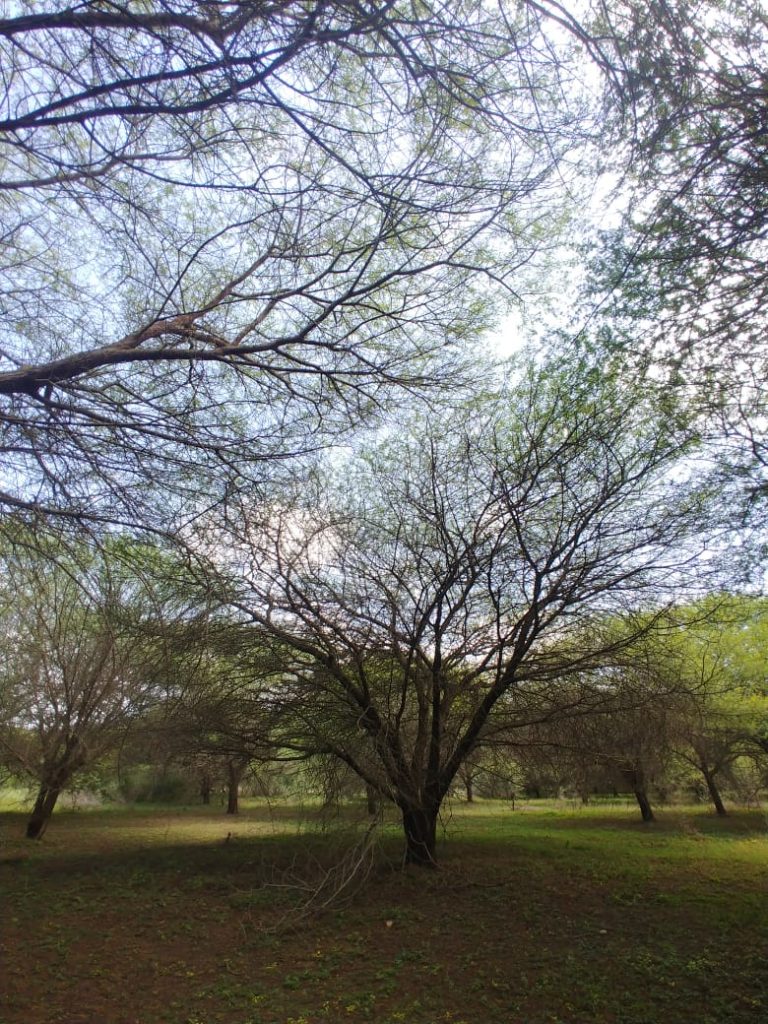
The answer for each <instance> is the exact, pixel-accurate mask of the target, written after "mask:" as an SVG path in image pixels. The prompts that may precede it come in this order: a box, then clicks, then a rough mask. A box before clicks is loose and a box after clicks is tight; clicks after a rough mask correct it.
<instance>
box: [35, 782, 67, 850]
mask: <svg viewBox="0 0 768 1024" xmlns="http://www.w3.org/2000/svg"><path fill="white" fill-rule="evenodd" d="M60 792H61V787H59V786H46V785H45V784H43V785H41V786H40V789H39V790H38V793H37V799H36V800H35V806H34V807H33V808H32V814H31V815H30V818H29V821H28V822H27V839H42V837H43V833H44V832H45V830H46V828H47V827H48V822H49V821H50V820H51V815H52V814H53V809H54V807H55V806H56V801H57V800H58V799H59V793H60Z"/></svg>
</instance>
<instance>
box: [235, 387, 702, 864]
mask: <svg viewBox="0 0 768 1024" xmlns="http://www.w3.org/2000/svg"><path fill="white" fill-rule="evenodd" d="M410 426H411V427H412V428H413V430H412V434H411V437H410V438H406V439H404V440H403V439H399V438H398V439H393V438H389V439H387V440H386V441H384V442H380V443H378V444H374V445H373V448H372V450H370V451H369V452H368V453H367V455H366V456H364V457H362V458H361V459H360V460H358V461H355V460H352V463H351V464H350V465H344V466H343V467H337V471H336V476H337V479H336V480H335V481H332V482H330V483H326V484H325V485H324V486H323V487H319V488H318V489H317V490H316V491H315V492H314V493H313V494H312V495H311V497H310V498H309V499H305V501H304V503H303V504H301V503H299V504H297V503H293V504H290V505H289V504H284V505H283V507H282V508H281V507H279V506H278V505H277V504H273V505H272V506H271V507H269V508H268V509H260V510H259V509H250V510H249V509H247V508H246V509H243V515H242V519H241V521H240V526H239V529H237V530H236V529H235V525H234V520H233V523H232V529H233V535H232V537H231V542H230V545H229V547H228V551H227V555H226V560H229V563H230V566H231V569H232V579H231V582H230V589H229V594H228V600H229V605H230V607H231V608H233V609H235V610H236V611H237V612H238V613H239V615H240V616H241V617H242V620H243V621H244V622H251V623H253V624H254V626H255V627H257V628H258V630H259V633H260V635H261V636H263V637H272V639H273V642H274V644H275V646H276V649H279V651H280V652H281V657H282V659H283V672H282V676H281V678H280V679H279V680H277V681H275V683H274V685H273V686H272V687H270V688H269V690H268V691H267V692H266V693H265V695H264V699H265V700H266V701H267V702H268V704H269V706H270V707H272V708H280V709H281V711H282V717H281V720H280V728H281V729H282V732H281V736H280V742H281V744H282V745H283V746H285V747H291V746H293V747H294V748H296V749H299V750H301V749H305V750H312V751H318V750H321V751H325V752H327V753H329V754H333V755H335V756H336V757H338V758H340V759H341V760H342V761H344V762H345V763H346V764H347V765H349V766H350V767H351V768H352V769H353V770H354V771H355V772H357V774H358V775H359V776H360V777H361V778H362V779H363V780H364V781H365V782H366V783H367V784H368V785H369V786H371V787H373V789H375V790H376V791H377V792H378V793H380V794H381V795H382V796H384V797H385V798H388V799H390V800H392V801H394V803H395V804H396V805H397V806H398V808H399V809H400V811H401V813H402V818H403V826H404V831H405V837H406V849H407V853H406V856H407V859H408V860H409V861H412V862H414V863H418V864H433V863H434V861H435V856H436V851H435V843H436V825H437V820H438V814H439V810H440V805H441V802H442V800H443V798H444V796H445V795H446V793H447V792H448V790H449V787H450V785H451V783H452V781H453V780H454V778H455V776H456V774H457V772H458V771H459V769H460V768H461V766H462V764H463V763H464V762H465V760H466V759H467V757H468V756H469V755H470V754H471V753H472V751H473V749H474V748H475V747H476V746H477V744H478V743H479V742H480V741H481V740H482V738H483V736H484V735H485V734H486V732H487V730H488V729H489V728H491V727H492V726H493V723H494V720H496V719H499V720H500V721H502V722H503V725H504V728H509V726H510V722H514V721H518V722H519V723H520V724H521V725H523V724H527V725H530V724H531V722H534V721H536V720H537V718H538V717H540V716H541V715H542V714H544V715H546V714H549V710H548V706H549V705H551V704H552V701H551V700H549V701H547V700H546V699H544V700H543V699H542V693H545V694H546V692H547V685H555V684H556V680H557V679H558V678H559V677H561V676H564V675H566V674H567V673H569V672H570V673H572V672H573V671H574V670H575V669H577V668H585V667H595V666H597V665H599V664H601V662H602V660H603V659H604V658H605V657H607V656H608V655H609V654H611V655H612V656H613V655H615V653H616V650H617V647H618V646H620V645H622V644H629V643H632V642H634V641H635V640H636V638H637V635H638V633H640V632H643V631H644V630H646V629H648V628H649V626H650V624H652V622H653V619H654V616H653V615H649V614H645V615H642V616H639V617H636V618H633V615H634V612H635V611H636V610H637V609H638V608H639V607H641V606H647V605H649V604H650V605H652V604H653V603H654V602H659V601H661V600H662V599H663V594H664V592H665V591H667V590H668V589H669V588H671V587H675V588H678V589H679V588H681V587H683V586H685V585H686V583H687V582H688V580H687V571H688V570H690V569H691V568H692V567H693V566H694V565H695V561H696V559H695V556H696V554H697V550H698V544H699V543H700V542H701V539H700V538H699V539H698V540H696V539H694V537H693V533H694V531H698V530H700V529H701V526H702V521H701V518H700V509H699V507H698V503H697V502H696V501H695V500H694V496H693V495H692V494H691V492H690V490H689V488H688V486H687V485H684V484H681V483H675V482H673V480H672V478H671V471H672V469H673V467H674V466H675V464H676V462H677V460H678V459H679V458H680V456H681V455H682V454H683V453H684V452H685V450H686V444H687V442H686V440H685V438H684V437H683V436H682V435H681V433H680V432H679V431H678V430H676V429H675V426H674V424H673V423H671V422H669V421H668V420H667V421H665V420H664V416H663V410H662V409H660V408H659V407H658V405H656V404H655V403H654V402H653V401H651V400H650V399H647V400H645V401H644V400H643V399H642V398H641V396H640V395H639V394H638V393H637V392H636V391H634V390H633V389H631V388H622V387H618V386H615V385H613V384H611V383H608V382H604V383H602V384H599V383H598V379H597V378H596V377H595V376H594V375H589V374H588V375H586V378H585V377H580V376H579V375H578V374H572V373H569V372H566V371H564V370H563V369H562V368H558V369H554V370H552V369H549V370H544V371H534V370H531V371H530V372H529V373H528V374H523V378H522V379H521V380H520V381H518V382H517V383H516V384H513V385H510V386H509V388H508V389H505V390H504V391H503V394H502V395H501V397H499V398H498V400H497V401H496V402H494V403H492V404H491V406H490V407H489V408H485V409H483V410H482V411H480V410H478V409H477V408H474V409H469V410H465V413H464V415H457V414H456V412H454V416H453V418H452V419H451V420H448V419H446V420H444V421H442V422H434V423H433V424H432V426H431V427H427V425H426V424H425V423H421V424H416V423H413V424H410ZM417 426H418V427H420V430H418V429H416V428H417ZM218 560H219V561H220V562H221V561H223V560H225V555H224V553H223V552H221V551H220V552H219V553H218ZM619 614H620V615H622V616H628V622H629V623H630V625H628V626H627V628H626V629H624V630H623V632H622V637H623V639H620V640H617V631H616V629H615V628H614V625H615V616H616V615H619ZM601 623H602V625H601ZM631 623H634V628H633V627H632V625H631ZM544 684H547V685H544ZM545 705H546V706H545Z"/></svg>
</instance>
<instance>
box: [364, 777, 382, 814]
mask: <svg viewBox="0 0 768 1024" xmlns="http://www.w3.org/2000/svg"><path fill="white" fill-rule="evenodd" d="M365 803H366V807H367V809H368V813H369V814H370V816H371V817H372V818H375V817H376V815H377V814H378V813H379V797H378V794H377V793H376V790H375V789H374V788H373V786H369V785H368V784H367V783H366V786H365Z"/></svg>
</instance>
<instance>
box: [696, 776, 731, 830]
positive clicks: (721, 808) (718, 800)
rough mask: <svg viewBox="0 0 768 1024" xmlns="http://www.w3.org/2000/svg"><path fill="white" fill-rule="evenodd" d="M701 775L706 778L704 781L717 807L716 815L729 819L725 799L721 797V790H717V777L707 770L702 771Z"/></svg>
mask: <svg viewBox="0 0 768 1024" xmlns="http://www.w3.org/2000/svg"><path fill="white" fill-rule="evenodd" d="M701 774H702V775H703V776H704V781H705V782H706V784H707V789H708V790H709V795H710V797H711V798H712V803H713V804H714V805H715V813H716V814H717V815H719V816H720V817H721V818H725V817H727V814H728V812H727V811H726V809H725V804H724V803H723V798H722V797H721V796H720V790H719V789H718V788H717V783H716V782H715V776H714V775H713V774H712V772H710V771H707V769H706V768H702V769H701Z"/></svg>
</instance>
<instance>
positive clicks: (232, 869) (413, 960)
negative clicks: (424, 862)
mask: <svg viewBox="0 0 768 1024" xmlns="http://www.w3.org/2000/svg"><path fill="white" fill-rule="evenodd" d="M351 816H352V815H351V812H349V811H348V812H347V813H345V814H344V815H343V816H341V817H340V818H339V819H337V820H333V819H330V820H329V819H328V818H327V817H324V816H322V815H320V814H319V812H318V811H317V810H314V811H313V810H312V809H304V810H302V809H300V808H297V807H289V806H277V807H274V806H273V807H269V806H267V805H265V804H263V803H262V804H257V803H252V804H247V805H246V808H245V810H244V812H243V813H242V814H241V815H240V816H239V817H238V818H236V819H232V818H229V819H227V818H226V816H225V815H224V814H222V813H221V809H220V808H210V809H201V808H194V809H186V810H169V809H167V808H165V809H152V810H149V809H142V810H137V809H135V808H133V809H128V808H124V809H115V810H94V811H80V812H76V813H72V812H68V811H63V812H62V813H58V814H57V815H56V816H55V817H54V820H53V822H52V824H51V827H50V829H49V831H48V832H47V833H46V835H45V838H44V839H43V841H42V842H40V843H28V842H27V841H25V840H23V839H22V838H21V835H22V829H23V823H24V818H23V816H22V815H21V814H19V813H18V812H10V811H6V812H5V813H3V814H1V815H0V830H1V831H0V837H1V838H0V842H1V843H2V846H1V847H0V886H1V887H2V894H3V917H2V936H1V940H2V950H1V955H2V981H0V984H2V986H3V989H4V993H3V994H4V997H5V998H4V1001H3V1002H2V1003H1V1004H0V1006H1V1007H2V1008H0V1024H42V1022H66V1024H85V1022H89V1024H90V1022H93V1024H97V1022H99V1024H154V1022H167V1024H315V1022H325V1021H348V1022H350V1024H354V1022H358V1021H375V1022H379V1024H433V1022H434V1024H438V1022H440V1024H461V1022H464V1024H516V1022H520V1024H558V1022H559V1024H573V1022H582V1021H583V1022H585V1024H586V1022H588V1021H589V1022H596V1024H609V1022H610V1024H692V1022H695V1024H742V1022H744V1024H746V1022H755V1024H765V1022H766V1021H768V965H767V963H766V952H768V819H767V818H766V815H765V814H760V813H757V812H740V813H735V814H734V815H733V816H732V817H730V818H728V819H725V820H717V819H715V818H713V817H711V816H709V814H708V812H707V810H706V809H693V808H677V809H674V810H673V809H670V810H667V811H664V812H661V817H660V820H659V821H658V822H656V823H655V824H653V825H650V826H648V825H642V824H641V823H640V822H639V820H638V818H637V815H636V813H635V811H634V810H633V809H632V808H631V807H628V806H616V807H609V806H605V807H599V808H587V809H579V808H575V807H574V808H570V807H567V806H564V807H560V808H558V809H556V810H555V809H553V808H551V807H548V806H546V805H533V804H529V805H524V806H523V808H522V809H518V810H516V811H515V812H512V811H511V809H510V808H509V807H508V806H507V805H504V804H501V803H490V802H478V803H475V804H474V805H472V806H466V805H463V806H462V805H454V806H453V808H452V809H450V811H449V812H448V813H447V815H446V821H445V835H444V836H443V837H442V841H441V846H440V851H439V852H440V857H441V866H440V870H439V871H435V872H428V871H424V870H420V869H408V870H405V871H404V870H402V868H401V864H400V859H399V853H400V840H399V836H398V834H397V830H396V827H395V826H394V825H392V826H389V827H388V828H387V829H385V834H384V836H383V837H382V838H381V840H380V841H378V843H377V845H376V849H375V854H374V858H373V860H372V862H371V864H370V869H369V870H368V871H367V874H364V877H363V878H362V879H360V878H359V879H358V880H357V881H356V882H354V883H350V884H349V885H348V886H345V887H344V888H342V892H341V895H340V896H338V895H337V898H336V899H335V900H333V901H330V902H328V899H327V897H328V896H329V894H330V893H331V892H332V891H335V890H336V889H338V888H339V885H340V884H342V883H343V882H344V881H345V878H341V877H340V876H339V875H337V874H334V873H333V865H334V864H339V863H340V862H344V858H345V855H347V854H348V849H349V843H350V842H351V838H352V829H351V822H350V818H351ZM367 863H368V862H366V864H367ZM322 882H325V885H324V887H320V883H322ZM325 903H327V905H324V904H325ZM307 904H309V907H308V906H307Z"/></svg>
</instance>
